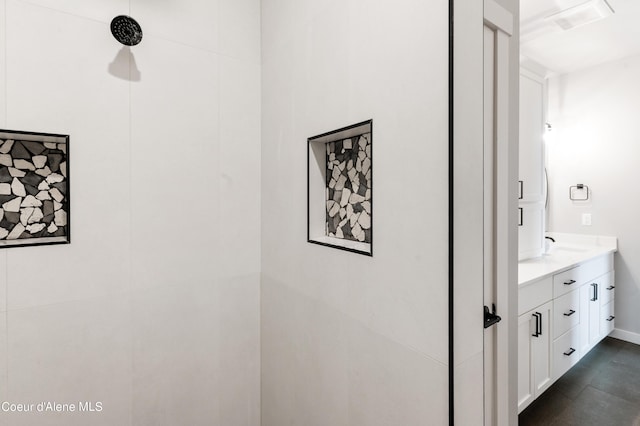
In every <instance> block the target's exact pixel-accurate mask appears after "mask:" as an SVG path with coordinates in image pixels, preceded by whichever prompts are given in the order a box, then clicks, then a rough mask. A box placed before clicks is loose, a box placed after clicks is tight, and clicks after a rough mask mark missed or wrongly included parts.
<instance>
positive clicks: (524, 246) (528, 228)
mask: <svg viewBox="0 0 640 426" xmlns="http://www.w3.org/2000/svg"><path fill="white" fill-rule="evenodd" d="M518 214H519V215H520V223H519V226H518V260H524V259H530V258H533V257H538V256H540V255H542V253H543V251H544V205H543V204H521V205H520V207H519V210H518Z"/></svg>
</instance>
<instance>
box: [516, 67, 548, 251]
mask: <svg viewBox="0 0 640 426" xmlns="http://www.w3.org/2000/svg"><path fill="white" fill-rule="evenodd" d="M544 117H545V80H544V78H543V77H541V76H539V75H537V74H534V73H532V72H530V71H528V70H526V69H523V68H522V69H521V70H520V132H519V139H520V141H519V145H518V146H519V151H520V154H519V155H520V160H519V178H518V179H519V181H518V198H519V206H518V208H519V210H518V214H519V223H518V224H519V228H518V237H519V243H518V254H519V256H518V258H519V259H520V260H522V259H528V258H532V257H536V256H540V255H541V254H542V253H543V249H544V202H545V181H544V145H543V143H542V142H543V135H544V131H545V118H544Z"/></svg>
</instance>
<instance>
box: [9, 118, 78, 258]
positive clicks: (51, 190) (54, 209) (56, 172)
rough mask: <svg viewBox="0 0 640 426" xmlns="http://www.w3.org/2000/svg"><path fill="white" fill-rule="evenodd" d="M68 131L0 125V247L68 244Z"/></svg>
mask: <svg viewBox="0 0 640 426" xmlns="http://www.w3.org/2000/svg"><path fill="white" fill-rule="evenodd" d="M69 206H70V202H69V136H68V135H57V134H50V133H32V132H20V131H14V130H2V129H0V248H6V247H20V246H29V245H42V244H68V243H69V242H70V241H71V238H70V237H71V236H70V226H69V223H70V222H69V221H70V214H69V213H70V212H69Z"/></svg>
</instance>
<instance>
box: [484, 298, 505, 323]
mask: <svg viewBox="0 0 640 426" xmlns="http://www.w3.org/2000/svg"><path fill="white" fill-rule="evenodd" d="M491 307H492V308H493V311H492V312H489V307H487V306H486V305H485V307H484V328H489V327H491V326H492V325H493V324H497V323H499V322H500V321H501V320H502V318H500V317H499V316H498V315H496V305H495V303H492V304H491Z"/></svg>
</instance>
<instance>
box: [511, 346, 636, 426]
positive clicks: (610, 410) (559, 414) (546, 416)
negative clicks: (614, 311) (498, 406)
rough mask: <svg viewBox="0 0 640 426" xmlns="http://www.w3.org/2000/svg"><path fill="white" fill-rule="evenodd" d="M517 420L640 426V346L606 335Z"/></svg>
mask: <svg viewBox="0 0 640 426" xmlns="http://www.w3.org/2000/svg"><path fill="white" fill-rule="evenodd" d="M518 420H519V424H520V426H533V425H544V426H569V425H572V426H591V425H594V426H595V425H597V426H640V346H638V345H634V344H632V343H627V342H624V341H622V340H617V339H613V338H611V337H607V338H605V339H604V340H603V341H602V342H600V343H599V344H598V345H597V346H596V347H595V348H593V349H592V350H591V352H589V353H588V354H587V355H585V356H584V358H582V359H581V360H580V362H579V363H578V364H576V365H575V366H574V367H573V368H572V369H571V370H569V371H568V372H567V373H566V374H565V375H564V376H562V377H561V378H560V379H558V381H556V382H555V383H554V384H553V385H552V386H551V387H550V388H549V389H547V391H546V392H545V393H543V394H542V395H541V396H540V397H539V398H538V399H536V400H535V401H533V402H532V403H531V405H529V407H527V408H526V409H525V410H524V411H523V412H522V413H520V416H519V417H518Z"/></svg>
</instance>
